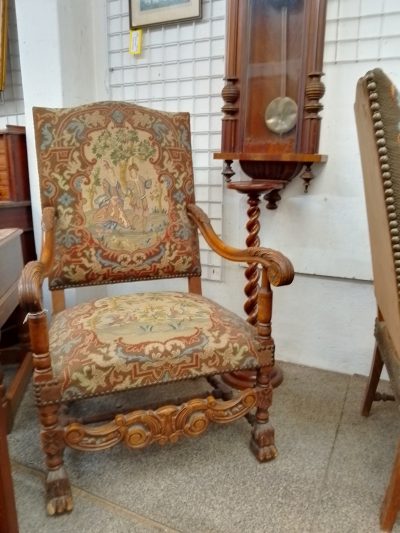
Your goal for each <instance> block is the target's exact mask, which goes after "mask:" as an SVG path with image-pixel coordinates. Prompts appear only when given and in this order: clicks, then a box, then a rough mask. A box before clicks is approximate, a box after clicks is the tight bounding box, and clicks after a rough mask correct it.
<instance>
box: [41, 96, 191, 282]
mask: <svg viewBox="0 0 400 533" xmlns="http://www.w3.org/2000/svg"><path fill="white" fill-rule="evenodd" d="M34 123H35V132H36V147H37V156H38V165H39V177H40V185H41V200H42V206H43V207H45V206H49V205H50V206H54V207H56V214H57V228H56V257H55V265H56V267H55V270H54V271H53V272H52V273H51V275H50V288H51V289H57V288H65V287H70V286H76V285H87V284H98V283H110V282H115V281H129V280H137V279H154V278H163V277H179V276H188V275H189V276H190V275H200V261H199V250H198V237H197V231H196V229H195V228H194V227H193V226H192V224H191V222H190V221H189V219H188V217H187V214H186V205H187V204H188V203H193V202H194V186H193V170H192V160H191V146H190V127H189V115H188V114H187V113H163V112H158V111H153V110H150V109H146V108H143V107H139V106H136V105H134V104H129V103H122V102H103V103H96V104H90V105H85V106H80V107H77V108H74V109H46V108H34Z"/></svg>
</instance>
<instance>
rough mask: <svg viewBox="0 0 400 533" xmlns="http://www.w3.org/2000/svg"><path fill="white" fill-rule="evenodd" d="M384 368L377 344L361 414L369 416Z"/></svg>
mask: <svg viewBox="0 0 400 533" xmlns="http://www.w3.org/2000/svg"><path fill="white" fill-rule="evenodd" d="M382 368H383V361H382V358H381V354H380V351H379V347H378V344H377V343H375V349H374V355H373V358H372V364H371V370H370V373H369V378H368V385H367V389H366V391H365V396H364V400H363V404H362V408H361V414H362V415H363V416H368V415H369V412H370V410H371V405H372V402H373V401H374V398H375V393H376V389H377V387H378V383H379V378H380V377H381V373H382Z"/></svg>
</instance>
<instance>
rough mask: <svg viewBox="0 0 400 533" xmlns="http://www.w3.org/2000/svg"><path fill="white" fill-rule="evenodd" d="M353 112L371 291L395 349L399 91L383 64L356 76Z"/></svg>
mask: <svg viewBox="0 0 400 533" xmlns="http://www.w3.org/2000/svg"><path fill="white" fill-rule="evenodd" d="M355 113H356V120H357V129H358V138H359V144H360V153H361V162H362V169H363V177H364V189H365V198H366V205H367V213H368V225H369V234H370V243H371V253H372V266H373V273H374V289H375V295H376V300H377V305H378V307H379V310H380V312H381V314H382V316H383V319H384V320H385V323H386V326H387V328H388V331H389V334H390V336H391V339H392V342H393V344H394V345H395V348H396V351H397V353H398V354H400V334H399V332H400V297H399V296H400V96H399V93H398V91H397V89H396V87H395V86H394V85H393V83H392V82H391V80H390V79H389V78H388V77H387V76H386V74H385V73H384V72H383V71H382V70H380V69H375V70H373V71H371V72H368V73H367V75H366V76H365V77H364V78H362V79H361V80H360V81H359V82H358V85H357V95H356V103H355Z"/></svg>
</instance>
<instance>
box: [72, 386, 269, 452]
mask: <svg viewBox="0 0 400 533" xmlns="http://www.w3.org/2000/svg"><path fill="white" fill-rule="evenodd" d="M264 393H265V391H263V390H260V389H257V388H253V389H246V390H244V391H241V393H240V395H239V396H238V397H237V398H235V399H233V400H228V401H223V400H216V399H215V398H214V397H213V396H209V397H208V398H205V399H194V400H190V401H188V402H186V403H183V404H182V405H167V406H163V407H160V408H159V409H156V410H154V411H153V410H141V411H133V412H131V413H129V414H127V415H117V416H116V417H115V419H114V420H113V421H112V422H108V423H106V424H103V425H101V426H97V427H88V426H85V425H83V424H80V423H77V422H73V423H71V424H69V425H68V426H67V427H66V428H65V433H64V439H65V443H66V444H67V445H68V446H70V447H71V448H75V449H77V450H81V451H96V450H104V449H106V448H111V447H112V446H115V445H116V444H118V443H119V442H124V443H125V444H126V445H127V446H128V447H130V448H144V447H145V446H148V445H149V444H151V443H153V442H158V444H160V445H163V444H167V443H173V442H176V441H177V440H178V439H179V438H180V437H183V436H188V437H196V436H198V435H201V434H202V433H203V432H204V431H206V429H207V428H208V425H209V423H210V422H216V423H218V424H228V423H229V422H233V421H235V420H237V419H239V418H241V417H243V416H245V415H246V414H247V413H248V412H249V411H250V410H251V409H252V408H253V407H255V406H256V403H257V397H258V396H259V395H263V394H264ZM266 400H267V402H270V398H266Z"/></svg>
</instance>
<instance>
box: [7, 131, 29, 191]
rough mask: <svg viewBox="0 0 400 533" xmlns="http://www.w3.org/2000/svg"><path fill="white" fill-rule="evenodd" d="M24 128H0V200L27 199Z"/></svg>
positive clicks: (27, 183)
mask: <svg viewBox="0 0 400 533" xmlns="http://www.w3.org/2000/svg"><path fill="white" fill-rule="evenodd" d="M29 198H30V194H29V175H28V161H27V152H26V137H25V128H24V127H23V126H7V128H6V129H5V130H0V200H6V201H23V200H29Z"/></svg>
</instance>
